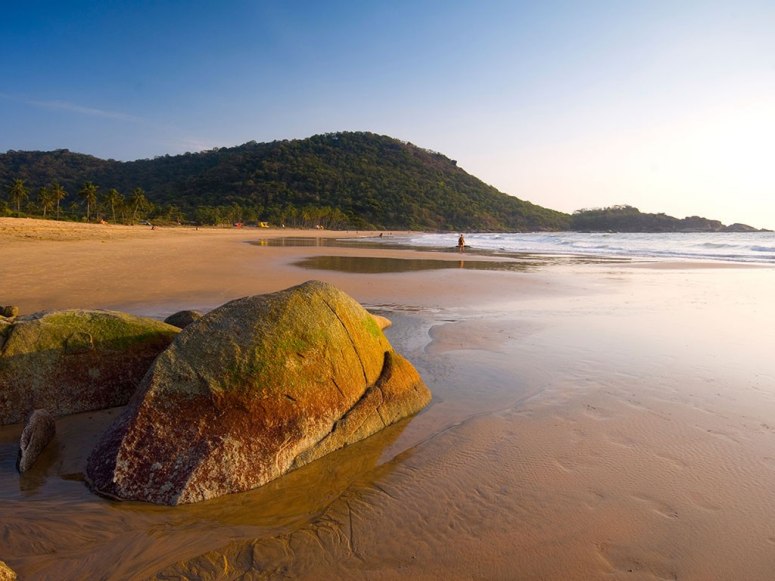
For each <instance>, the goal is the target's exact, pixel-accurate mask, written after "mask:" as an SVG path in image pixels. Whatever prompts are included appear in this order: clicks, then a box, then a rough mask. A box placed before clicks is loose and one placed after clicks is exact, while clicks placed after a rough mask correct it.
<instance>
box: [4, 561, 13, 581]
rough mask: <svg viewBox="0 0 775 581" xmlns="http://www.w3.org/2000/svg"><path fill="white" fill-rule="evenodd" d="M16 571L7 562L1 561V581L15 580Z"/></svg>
mask: <svg viewBox="0 0 775 581" xmlns="http://www.w3.org/2000/svg"><path fill="white" fill-rule="evenodd" d="M15 579H16V573H14V571H13V570H12V569H11V568H10V567H9V566H8V565H6V564H5V563H3V562H2V561H0V581H15Z"/></svg>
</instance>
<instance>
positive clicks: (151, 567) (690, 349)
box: [0, 264, 775, 579]
mask: <svg viewBox="0 0 775 581" xmlns="http://www.w3.org/2000/svg"><path fill="white" fill-rule="evenodd" d="M569 268H570V270H568V269H569ZM547 276H548V279H549V280H550V281H551V279H552V273H551V271H550V272H548V273H547ZM569 276H570V277H572V278H573V279H574V281H575V282H576V283H577V284H578V285H579V289H580V291H579V292H577V293H566V294H564V295H562V296H557V295H549V294H547V295H546V296H533V295H531V296H529V297H524V296H523V297H522V298H519V299H511V298H509V293H508V292H504V293H503V299H502V300H501V301H498V302H491V303H489V304H486V305H479V306H478V307H476V308H446V309H441V308H433V309H427V310H422V309H420V310H417V309H416V308H413V309H412V310H406V309H403V308H401V307H400V306H393V307H391V308H390V309H388V310H385V311H383V312H384V314H386V315H387V316H388V317H390V318H392V319H393V322H394V326H393V327H392V328H390V329H389V330H388V335H389V338H390V339H391V342H393V344H394V346H395V347H396V348H397V350H398V351H400V352H402V353H404V354H405V355H406V356H407V357H408V358H409V359H410V360H411V361H412V362H413V363H414V364H415V365H416V366H417V368H418V369H419V370H420V372H421V374H422V375H423V377H424V378H425V379H426V381H427V383H428V384H429V386H430V388H431V390H432V392H433V401H432V404H431V406H430V407H429V408H427V409H426V410H425V411H424V412H422V413H421V414H420V415H418V416H416V417H414V418H412V419H410V420H408V421H404V422H402V423H400V424H399V425H397V426H395V427H393V428H390V429H388V430H385V431H383V432H381V433H380V434H378V435H376V436H375V437H372V438H369V439H367V440H366V441H364V442H361V443H359V444H356V445H353V446H351V447H349V448H346V449H345V450H342V451H339V452H337V453H335V454H332V455H330V456H327V457H325V458H323V459H321V460H320V461H318V462H315V463H312V464H310V465H308V466H306V467H304V468H302V469H300V470H298V471H296V472H294V473H291V474H289V475H287V476H286V477H283V478H281V479H278V480H277V481H275V482H273V483H271V484H269V485H267V486H265V487H263V488H261V489H258V490H256V491H252V492H249V493H244V494H237V495H232V496H229V497H225V498H221V499H217V500H214V501H210V502H206V503H202V504H198V505H193V506H184V507H176V508H169V507H154V506H149V505H145V504H142V503H117V502H112V501H108V500H104V499H101V498H98V497H95V496H93V495H91V494H90V493H89V492H88V490H87V489H86V487H85V485H84V484H83V482H80V481H78V480H77V474H78V473H79V472H80V471H81V470H82V464H83V460H84V459H85V455H86V454H87V453H88V450H89V449H90V447H91V444H92V443H93V442H94V440H95V438H96V437H97V434H98V433H99V432H100V431H101V430H102V429H103V426H104V425H106V424H107V422H109V421H111V420H112V414H115V411H106V412H101V413H95V414H81V415H80V416H78V417H70V418H66V419H63V420H59V421H58V430H59V435H58V436H57V444H56V445H55V447H54V448H52V449H51V450H50V451H49V454H48V455H47V457H46V458H45V459H44V461H43V463H42V464H41V465H40V466H38V467H36V468H35V469H34V470H33V472H32V473H31V474H29V475H28V476H25V477H23V478H20V477H19V476H18V475H17V474H16V473H15V471H14V470H13V462H14V460H15V442H16V439H17V438H18V433H19V431H20V429H19V427H18V426H14V427H7V428H3V429H1V430H0V514H2V521H1V522H0V531H2V534H0V558H2V559H4V560H5V561H6V562H8V563H9V565H11V566H12V567H14V568H15V569H17V570H18V571H19V572H20V573H21V574H22V575H26V576H32V577H35V576H40V577H56V578H59V579H76V578H84V577H89V578H106V579H108V578H115V579H120V578H121V579H123V578H146V577H156V578H169V577H175V576H176V575H183V576H185V577H189V578H191V577H198V578H238V577H239V576H240V575H241V574H242V573H245V572H253V573H256V572H257V571H263V572H264V573H266V574H268V575H270V576H277V577H293V578H310V579H312V578H363V577H370V578H380V579H381V578H386V579H394V578H439V577H449V578H460V577H467V578H470V577H480V578H515V577H543V578H578V579H588V578H600V577H603V576H611V577H613V578H619V577H627V578H636V579H662V578H668V579H669V578H682V579H683V578H688V579H706V578H729V579H732V578H745V579H767V578H769V577H770V575H771V572H772V570H773V567H775V525H773V524H772V523H773V522H775V520H774V519H773V518H772V517H773V515H775V492H773V491H775V452H774V451H775V419H773V418H775V362H774V361H773V359H772V357H771V348H772V345H775V325H773V323H774V322H775V313H774V312H773V310H774V307H773V306H772V305H771V304H770V302H769V301H768V300H767V297H768V296H769V294H770V291H771V289H772V288H775V286H774V285H775V269H767V268H764V269H762V268H758V269H757V268H751V269H747V268H743V269H734V270H730V269H695V270H689V269H656V268H632V267H628V266H627V265H616V264H611V265H576V266H572V267H567V266H564V267H561V268H558V270H557V282H558V284H559V282H560V281H561V280H565V279H567V277H569ZM520 278H521V277H520V276H519V275H517V274H514V276H513V277H510V278H503V279H501V280H502V284H503V285H504V286H505V287H506V288H505V289H504V290H505V291H507V290H508V288H507V287H508V286H509V285H512V284H513V285H515V290H516V288H517V286H518V285H519V284H520V282H519V281H520ZM514 296H515V297H516V296H519V295H518V293H516V292H515V295H514ZM154 308H156V307H155V306H154V305H149V306H148V309H149V311H151V310H153V309H154Z"/></svg>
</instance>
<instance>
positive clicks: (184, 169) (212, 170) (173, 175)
mask: <svg viewBox="0 0 775 581" xmlns="http://www.w3.org/2000/svg"><path fill="white" fill-rule="evenodd" d="M0 184H4V185H5V190H6V192H7V196H6V200H5V201H4V202H0V204H1V203H4V207H3V206H0V213H2V212H4V213H5V214H7V215H25V214H26V215H40V216H52V215H57V216H63V217H67V218H70V219H87V220H93V219H106V220H108V221H116V222H134V221H137V220H141V219H154V220H168V221H191V222H197V223H202V224H218V223H233V222H243V221H266V222H270V223H272V224H276V225H279V224H286V225H289V226H316V225H321V226H324V227H329V228H358V229H369V228H373V229H414V230H459V231H467V232H472V231H530V230H561V229H566V228H568V226H569V220H570V217H569V216H568V215H567V214H563V213H561V212H556V211H554V210H549V209H546V208H542V207H540V206H537V205H534V204H531V203H529V202H526V201H523V200H520V199H518V198H515V197H513V196H509V195H506V194H504V193H501V192H499V191H498V190H496V189H495V188H494V187H492V186H488V185H487V184H484V183H483V182H481V181H480V180H478V179H477V178H475V177H474V176H471V175H469V174H468V173H466V172H465V171H463V170H462V169H460V168H459V167H457V164H456V162H455V161H453V160H450V159H448V158H447V157H445V156H444V155H442V154H440V153H437V152H433V151H429V150H426V149H421V148H419V147H416V146H414V145H412V144H409V143H405V142H402V141H399V140H396V139H393V138H390V137H386V136H379V135H375V134H372V133H350V132H348V133H333V134H325V135H317V136H314V137H311V138H308V139H303V140H291V141H287V140H286V141H275V142H272V143H256V142H249V143H246V144H244V145H241V146H238V147H232V148H216V149H213V150H210V151H206V152H202V153H195V154H192V153H186V154H184V155H178V156H163V157H158V158H155V159H145V160H139V161H133V162H118V161H114V160H102V159H99V158H96V157H92V156H89V155H83V154H77V153H72V152H70V151H68V150H57V151H52V152H25V151H9V152H7V153H5V154H3V155H0Z"/></svg>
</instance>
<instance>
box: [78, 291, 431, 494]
mask: <svg viewBox="0 0 775 581" xmlns="http://www.w3.org/2000/svg"><path fill="white" fill-rule="evenodd" d="M429 401H430V392H429V391H428V388H427V387H426V386H425V384H424V383H423V381H422V379H421V378H420V376H419V374H418V373H417V371H416V370H415V369H414V368H413V367H412V365H411V364H410V363H409V362H407V361H406V360H405V359H403V358H402V357H401V356H400V355H398V354H397V353H395V352H394V351H393V349H392V347H391V346H390V344H389V343H388V341H387V339H386V338H385V335H384V334H383V333H382V330H381V329H380V328H379V326H378V324H377V323H376V322H375V320H374V318H373V317H372V316H371V315H370V314H369V313H368V312H367V311H366V310H365V309H363V307H361V306H360V305H359V304H358V303H357V302H356V301H355V300H353V299H352V298H351V297H349V296H348V295H346V294H345V293H343V292H342V291H340V290H338V289H336V288H334V287H332V286H331V285H328V284H324V283H321V282H316V281H312V282H308V283H305V284H303V285H299V286H297V287H294V288H291V289H287V290H285V291H281V292H278V293H273V294H270V295H262V296H254V297H247V298H244V299H239V300H236V301H232V302H230V303H227V304H226V305H223V306H222V307H220V308H218V309H215V310H214V311H212V312H210V313H209V314H207V315H205V316H204V317H203V318H202V319H200V320H199V321H198V322H197V323H196V325H192V326H191V327H188V328H187V329H185V330H184V331H183V332H181V334H180V335H179V336H178V337H177V339H176V340H175V341H174V342H173V344H172V345H171V346H170V347H169V348H168V349H167V350H166V351H165V352H164V353H162V354H161V355H160V356H159V358H158V359H157V360H156V361H155V362H154V364H153V366H152V368H151V370H150V371H149V373H148V375H146V377H145V379H144V380H143V384H142V386H141V387H140V389H139V390H138V393H137V396H136V397H135V398H134V399H133V400H132V402H131V404H130V405H129V406H128V407H127V409H126V410H125V412H124V414H123V415H122V416H121V417H120V418H119V419H117V421H116V423H115V424H114V425H113V426H112V427H111V428H110V429H109V430H108V431H107V432H106V434H105V435H104V436H103V438H102V440H101V441H100V443H99V444H98V445H97V447H96V448H95V450H94V451H93V452H92V454H91V455H90V457H89V461H88V466H87V475H88V479H89V481H90V482H91V485H92V487H93V488H94V489H95V490H96V491H97V492H99V493H102V494H105V495H108V496H112V497H116V498H124V499H133V500H144V501H149V502H156V503H163V504H180V503H188V502H197V501H201V500H205V499H208V498H213V497H216V496H220V495H223V494H228V493H231V492H238V491H243V490H248V489H251V488H255V487H257V486H260V485H262V484H264V483H266V482H268V481H270V480H272V479H274V478H277V477H278V476H280V475H282V474H284V473H286V472H288V471H289V470H292V469H294V468H296V467H298V466H301V465H303V464H305V463H307V462H309V461H311V460H314V459H316V458H318V457H320V456H322V455H323V454H326V453H328V452H331V451H333V450H335V449H337V448H340V447H342V446H345V445H347V444H349V443H351V442H355V441H357V440H360V439H362V438H365V437H367V436H369V435H371V434H373V433H375V432H376V431H378V430H380V429H382V428H383V427H385V426H387V425H389V424H391V423H393V422H395V421H397V420H399V419H400V418H402V417H405V416H407V415H410V414H413V413H415V412H417V411H419V410H420V409H422V408H423V407H424V406H425V405H426V404H427V403H428V402H429Z"/></svg>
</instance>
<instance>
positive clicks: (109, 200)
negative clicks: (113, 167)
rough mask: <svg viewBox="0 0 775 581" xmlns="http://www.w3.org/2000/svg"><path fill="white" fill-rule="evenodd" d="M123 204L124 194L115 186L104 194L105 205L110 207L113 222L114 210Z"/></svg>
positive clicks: (114, 221) (114, 220)
mask: <svg viewBox="0 0 775 581" xmlns="http://www.w3.org/2000/svg"><path fill="white" fill-rule="evenodd" d="M123 204H124V196H123V195H122V194H121V192H119V191H118V190H117V189H116V188H110V189H109V190H108V193H107V194H105V206H106V207H107V208H110V215H111V216H112V218H113V223H114V224H115V223H116V210H117V209H118V208H120V207H121V206H122V205H123Z"/></svg>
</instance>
